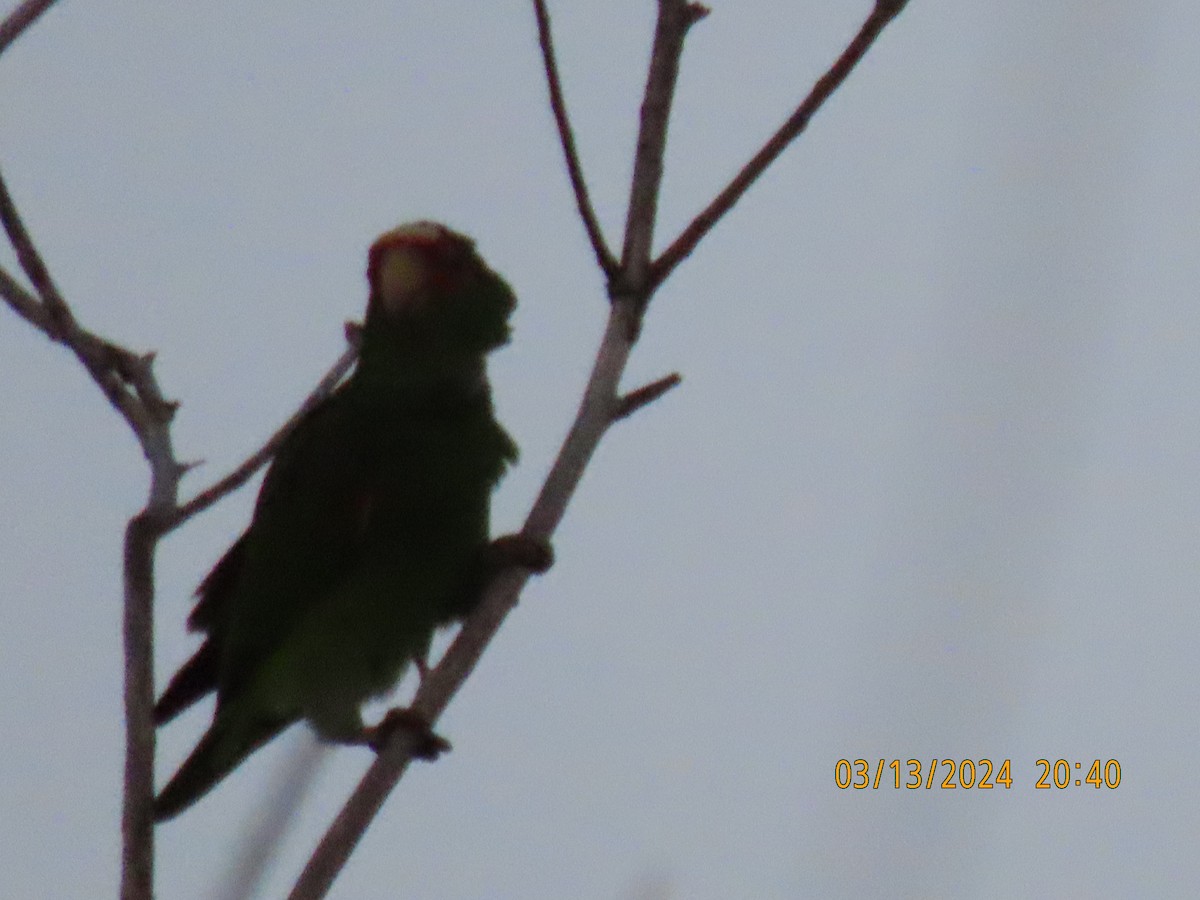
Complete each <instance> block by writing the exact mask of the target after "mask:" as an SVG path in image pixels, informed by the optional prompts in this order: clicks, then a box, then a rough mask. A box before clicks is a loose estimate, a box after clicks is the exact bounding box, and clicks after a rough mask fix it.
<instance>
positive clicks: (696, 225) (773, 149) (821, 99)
mask: <svg viewBox="0 0 1200 900" xmlns="http://www.w3.org/2000/svg"><path fill="white" fill-rule="evenodd" d="M906 2H907V0H878V2H876V4H875V8H874V9H873V10H872V11H871V14H870V15H869V16H868V17H867V20H866V21H865V22H864V23H863V26H862V28H861V29H859V32H858V34H857V35H855V37H854V40H852V41H851V42H850V43H849V44H848V45H847V46H846V49H845V50H843V51H842V55H841V56H839V57H838V59H837V61H836V62H835V63H834V64H833V65H832V66H830V68H829V71H827V72H826V73H825V74H824V75H822V76H821V77H820V78H819V79H818V80H817V83H816V84H814V85H813V88H812V90H811V91H810V92H809V94H808V96H807V97H805V98H804V102H802V103H801V104H800V105H799V106H798V107H797V108H796V111H795V112H794V113H792V115H791V116H790V117H789V118H788V120H787V121H786V122H784V123H783V125H782V126H781V127H780V128H779V130H778V131H776V132H775V134H773V135H772V136H771V138H770V140H768V141H767V142H766V143H765V144H763V146H762V149H760V150H759V151H758V152H757V153H755V154H754V156H753V157H752V158H751V159H750V161H749V162H748V163H746V165H745V166H743V167H742V170H741V171H740V172H738V173H737V175H736V176H734V178H733V180H732V181H730V182H729V184H728V185H727V186H726V187H725V189H724V190H722V191H721V193H719V194H718V195H717V196H716V198H714V199H713V201H712V202H711V203H710V204H709V205H708V207H707V208H706V209H705V210H704V211H703V212H701V213H700V214H699V215H698V216H696V218H695V219H693V220H692V222H691V224H689V225H688V226H687V228H685V229H684V230H683V232H682V233H681V234H680V235H679V237H677V238H676V239H675V240H674V241H673V242H672V244H671V246H670V247H668V248H667V249H666V250H665V251H663V254H662V255H661V256H660V257H659V258H658V259H657V260H655V261H654V265H653V267H652V269H651V274H650V287H652V288H653V287H657V286H658V285H660V284H662V283H663V281H664V280H665V279H666V278H667V276H668V275H670V274H671V272H673V271H674V269H675V267H676V266H678V265H679V264H680V263H681V262H682V261H683V260H684V259H685V258H686V257H687V256H688V255H689V254H690V253H691V252H692V251H693V250H695V249H696V245H697V244H699V243H700V241H701V239H702V238H703V237H704V236H705V235H706V234H708V232H709V231H711V230H712V228H713V226H714V225H716V224H717V222H718V221H719V220H720V218H721V217H722V216H724V215H725V213H727V212H729V210H730V209H731V208H732V207H733V205H734V204H735V203H737V202H738V200H740V199H741V198H742V195H743V194H745V193H746V191H747V190H748V189H749V187H750V185H752V184H753V183H754V182H755V181H756V180H757V179H758V177H759V176H760V175H762V173H763V172H764V171H765V170H766V168H767V167H768V166H769V165H771V163H773V162H774V161H775V160H776V159H777V158H778V157H779V155H780V154H781V153H783V151H784V150H785V149H787V147H788V145H789V144H790V143H791V142H792V141H793V140H795V139H796V137H798V136H799V134H800V133H801V132H802V131H804V129H805V128H806V127H807V126H808V123H809V120H810V119H812V117H813V115H814V114H815V113H816V111H817V110H818V109H820V108H821V106H822V104H824V103H825V101H826V100H828V99H829V97H830V95H831V94H833V92H834V91H836V90H837V89H838V88H839V87H840V86H841V84H842V82H843V81H845V80H846V77H847V76H848V75H849V74H850V72H851V71H853V69H854V67H855V66H856V65H858V62H859V60H860V59H862V57H863V55H864V54H865V53H866V52H867V50H869V49H870V48H871V45H872V44H873V43H874V42H875V39H876V38H878V37H879V34H880V32H882V31H883V29H884V28H885V27H886V26H887V24H888V23H889V22H890V21H891V20H892V19H894V18H895V17H896V16H897V15H898V14H899V13H900V11H901V10H902V9H903V8H904V5H905V3H906Z"/></svg>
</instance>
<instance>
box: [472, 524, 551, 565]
mask: <svg viewBox="0 0 1200 900" xmlns="http://www.w3.org/2000/svg"><path fill="white" fill-rule="evenodd" d="M486 554H487V566H488V570H489V571H490V572H491V573H492V574H495V573H497V572H500V571H502V570H504V569H508V568H512V567H516V568H521V569H529V570H530V571H531V572H535V573H537V574H538V575H541V574H542V573H543V572H546V571H547V570H549V568H550V567H551V566H552V565H554V548H553V547H551V546H550V542H549V541H546V540H542V539H541V538H533V537H530V536H529V535H527V534H520V533H518V534H506V535H504V536H502V537H498V538H496V539H495V540H494V541H492V542H491V543H490V544H488V546H487V551H486Z"/></svg>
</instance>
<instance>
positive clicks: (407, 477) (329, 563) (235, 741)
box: [154, 222, 550, 821]
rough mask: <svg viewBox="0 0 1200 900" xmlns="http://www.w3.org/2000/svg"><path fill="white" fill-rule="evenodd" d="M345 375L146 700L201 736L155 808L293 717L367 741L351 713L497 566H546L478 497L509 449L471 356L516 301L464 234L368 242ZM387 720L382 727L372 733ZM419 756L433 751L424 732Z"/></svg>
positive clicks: (233, 762) (432, 739)
mask: <svg viewBox="0 0 1200 900" xmlns="http://www.w3.org/2000/svg"><path fill="white" fill-rule="evenodd" d="M367 280H368V282H369V284H370V297H369V299H368V302H367V314H366V320H365V322H364V325H363V329H362V343H361V348H360V352H359V359H358V364H357V367H356V368H355V371H354V373H353V374H352V375H351V377H350V378H349V379H347V380H346V382H345V383H344V384H342V386H341V387H339V388H338V389H337V390H336V391H335V392H334V393H333V394H332V395H331V396H329V397H328V398H327V399H326V400H325V401H324V402H322V403H321V404H320V405H318V406H317V407H316V408H314V409H313V410H312V412H310V413H309V414H308V415H307V416H306V417H305V418H304V419H303V420H302V421H301V422H300V423H299V425H297V427H296V429H295V430H294V431H293V432H292V433H291V434H290V435H289V436H288V438H287V440H285V441H284V443H283V445H282V446H281V447H280V448H279V452H278V453H277V454H276V456H275V460H274V462H273V463H272V465H271V467H270V468H269V469H268V471H267V474H266V477H265V479H264V480H263V484H262V488H261V490H260V491H259V495H258V500H257V503H256V505H255V509H254V517H253V520H252V521H251V523H250V526H249V527H248V528H247V529H246V531H245V532H244V533H243V534H242V536H241V537H239V538H238V540H237V541H236V542H235V543H234V544H233V546H232V547H230V548H229V550H228V551H227V552H226V553H225V555H224V556H223V557H222V558H221V560H220V561H219V562H218V563H217V564H216V566H215V567H214V568H213V570H212V571H211V572H210V573H209V574H208V576H207V577H206V578H205V579H204V581H203V582H202V583H201V584H200V587H199V589H198V590H197V592H196V593H197V597H198V598H199V599H198V601H197V603H196V606H195V609H194V610H193V612H192V614H191V616H190V618H189V619H188V627H189V628H190V629H191V630H196V631H202V632H204V633H205V635H206V637H205V640H204V642H203V644H202V645H201V646H200V649H199V650H198V651H197V652H196V653H195V655H194V656H193V657H192V658H191V659H190V660H189V661H188V662H187V663H185V664H184V665H183V667H182V668H181V669H180V670H179V672H178V673H177V674H176V675H175V677H174V678H173V679H172V680H171V682H170V684H169V685H168V686H167V689H166V690H165V691H164V692H163V695H162V697H161V698H160V699H159V701H158V703H157V704H156V706H155V710H154V718H155V723H156V724H159V725H161V724H164V723H166V722H168V721H170V720H171V719H173V718H174V717H175V716H176V715H178V714H179V713H180V712H182V711H183V710H184V709H186V708H187V707H189V706H190V705H191V704H193V703H195V702H196V701H197V700H199V699H201V698H202V697H203V696H205V695H206V694H208V693H209V692H210V691H216V694H217V704H216V711H215V714H214V716H213V722H212V725H211V727H210V728H209V729H208V732H207V733H206V734H205V735H204V737H203V738H201V740H200V742H199V744H198V745H197V746H196V748H195V750H193V751H192V753H191V755H190V756H189V757H188V758H187V759H186V760H185V761H184V763H183V765H182V766H181V767H180V769H179V771H178V772H176V774H175V776H174V777H173V778H172V779H171V780H170V781H169V782H168V783H167V785H166V786H165V787H164V788H163V789H162V791H161V793H160V794H159V795H158V797H157V798H156V799H155V801H154V815H155V819H156V820H159V821H161V820H164V819H169V818H171V817H173V816H175V815H177V814H179V813H180V812H181V811H183V810H184V809H185V808H187V807H188V806H190V805H191V804H192V803H194V802H195V801H196V800H197V799H199V798H200V797H201V796H202V795H203V794H205V793H206V792H207V791H208V790H209V789H210V788H212V787H213V785H215V784H216V783H217V782H218V781H219V780H220V779H222V778H224V777H225V775H227V774H228V773H229V772H230V771H232V770H233V768H234V767H235V766H237V765H238V764H239V763H240V762H241V761H242V760H243V759H245V758H246V757H247V756H248V755H249V754H250V753H252V752H253V751H254V750H256V749H257V748H258V747H260V746H262V745H263V744H264V743H266V742H267V741H269V740H270V739H271V738H273V737H274V736H275V735H276V734H278V733H279V732H280V731H282V730H283V729H284V728H286V727H288V726H289V725H291V724H292V723H294V722H296V721H299V720H300V719H306V720H308V722H309V723H310V724H311V725H312V726H313V728H314V729H315V730H316V732H317V734H318V735H319V736H320V737H321V738H323V739H325V740H330V741H337V742H342V743H359V744H362V743H367V744H371V745H372V746H376V742H377V739H379V738H380V734H379V728H369V727H366V726H364V724H363V720H362V716H361V712H360V705H361V704H362V703H363V702H364V701H365V700H368V699H369V698H371V697H374V696H377V695H380V694H382V693H385V692H386V691H388V690H389V689H390V688H392V687H393V686H394V685H395V684H396V682H397V681H398V680H399V678H400V676H401V675H402V674H403V672H404V669H405V667H406V666H407V665H408V663H409V662H414V663H415V664H416V665H417V666H418V667H421V669H422V671H423V666H424V662H425V658H426V655H427V653H428V651H429V645H430V641H431V639H432V637H433V634H434V632H435V630H436V629H437V628H438V627H440V626H444V625H448V624H451V623H453V622H455V621H458V620H461V619H462V618H464V617H465V616H466V615H467V614H468V613H469V612H470V611H471V610H472V608H473V607H474V606H475V604H476V603H477V602H478V600H479V599H480V597H481V594H482V590H483V588H484V587H485V586H486V583H487V581H488V580H489V579H490V578H491V576H492V575H493V574H494V573H495V571H496V570H497V568H500V567H503V566H506V565H524V566H526V567H528V568H530V569H533V570H535V571H544V570H545V568H547V567H548V566H549V564H550V551H549V548H548V547H547V546H546V545H544V544H542V545H540V546H539V545H538V544H537V542H533V541H531V540H530V539H526V538H523V537H522V536H520V535H513V536H509V537H507V538H500V539H499V540H497V541H495V542H491V543H489V540H488V537H489V521H488V520H489V508H490V500H491V493H492V489H493V488H494V487H495V486H496V484H497V483H498V482H499V480H500V478H501V476H502V475H503V474H504V471H505V469H506V468H507V467H508V465H509V464H510V463H512V462H513V461H515V460H516V457H517V448H516V445H515V444H514V443H513V441H512V439H511V438H510V437H509V436H508V434H507V433H506V432H505V431H504V429H503V428H502V427H501V426H500V424H499V423H498V422H497V421H496V419H495V416H494V414H493V409H492V400H491V391H490V388H489V385H488V381H487V372H486V367H485V357H486V356H487V354H488V353H490V352H491V351H492V350H495V349H496V348H498V347H500V346H502V345H503V344H505V343H507V341H508V338H509V327H508V317H509V315H510V314H511V313H512V311H513V308H514V307H515V305H516V299H515V297H514V296H513V293H512V291H511V290H510V289H509V287H508V285H507V284H506V283H505V282H504V280H503V279H502V278H500V276H498V275H497V274H496V273H495V272H493V271H492V270H491V269H489V268H488V266H487V265H486V264H485V263H484V261H483V260H482V259H481V258H480V257H479V255H478V254H477V253H476V252H475V248H474V244H473V243H472V242H471V241H470V240H469V239H468V238H466V237H464V236H463V235H461V234H458V233H456V232H454V231H451V230H450V229H449V228H446V227H445V226H443V225H439V224H435V223H432V222H416V223H413V224H409V225H404V226H401V227H399V228H396V229H395V230H393V231H389V232H387V233H386V234H384V235H382V236H381V237H380V238H379V239H378V240H377V241H375V243H374V244H373V245H372V247H371V250H370V254H369V257H368V263H367ZM385 721H386V720H385ZM425 730H426V734H427V737H428V738H429V743H428V744H427V747H428V755H429V756H436V754H437V752H438V751H439V750H440V749H444V748H445V747H446V746H448V745H446V744H445V742H443V741H441V739H440V738H437V737H436V735H433V733H432V732H431V731H429V730H428V724H426V725H425Z"/></svg>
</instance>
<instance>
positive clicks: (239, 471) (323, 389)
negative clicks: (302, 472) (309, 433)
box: [167, 343, 358, 530]
mask: <svg viewBox="0 0 1200 900" xmlns="http://www.w3.org/2000/svg"><path fill="white" fill-rule="evenodd" d="M356 359H358V345H357V343H354V344H351V345H350V346H349V347H347V348H346V349H345V351H344V352H343V353H342V355H341V356H339V357H338V359H337V362H335V363H334V364H333V365H332V366H331V367H330V369H329V371H328V372H326V373H325V375H324V377H322V378H321V380H320V381H319V382H317V386H316V387H315V388H313V390H312V392H311V393H310V394H309V395H308V396H307V397H306V398H305V399H304V402H303V403H301V404H300V407H299V408H298V409H297V410H296V411H295V412H294V413H292V415H291V417H290V418H289V419H288V420H287V421H286V422H284V423H283V425H281V426H280V428H279V430H278V431H276V432H275V433H274V434H273V435H271V437H270V438H268V439H267V442H266V443H265V444H263V445H262V447H260V448H259V449H258V450H256V451H255V452H254V453H252V454H251V455H250V456H249V457H248V458H247V459H246V461H245V462H243V463H242V464H241V465H239V466H238V467H237V468H236V469H234V470H233V471H232V472H230V473H229V474H228V475H226V476H225V477H224V478H222V479H220V480H219V481H217V482H216V483H214V484H213V485H211V486H210V487H207V488H205V489H204V490H203V491H201V492H200V493H198V494H197V495H196V496H195V497H193V498H192V499H191V500H189V501H187V502H186V503H184V504H183V505H182V506H180V507H179V508H178V509H176V510H175V511H174V512H173V513H172V514H171V517H170V520H169V522H168V524H167V530H173V529H175V528H178V527H179V526H180V525H182V524H183V523H184V522H186V521H187V520H188V519H190V518H191V517H192V516H194V515H196V514H197V513H200V512H203V511H204V510H206V509H208V507H210V506H212V505H213V504H214V503H216V502H217V501H218V500H220V499H221V498H222V497H224V496H225V495H226V494H229V493H231V492H233V491H236V490H237V489H238V488H240V487H241V486H242V485H243V484H245V483H246V482H247V481H249V480H250V479H251V478H252V477H253V476H254V473H255V472H257V471H258V470H259V469H260V468H262V467H263V466H264V465H266V463H267V462H268V461H269V460H270V459H271V457H273V456H274V455H275V453H276V452H277V451H278V450H279V447H280V445H281V444H282V443H283V442H284V441H285V440H287V437H288V435H290V434H291V433H292V431H293V430H294V429H295V428H296V426H297V425H299V424H300V420H301V419H303V418H304V417H305V416H306V415H308V414H309V413H310V412H311V411H312V410H313V409H314V408H315V407H316V406H317V404H319V403H320V402H321V401H322V400H324V399H325V398H326V397H328V396H329V395H330V394H331V393H333V389H334V388H336V387H337V386H338V383H339V382H340V381H341V380H342V378H343V377H344V376H345V374H346V373H347V372H349V371H350V367H351V366H353V365H354V361H355V360H356Z"/></svg>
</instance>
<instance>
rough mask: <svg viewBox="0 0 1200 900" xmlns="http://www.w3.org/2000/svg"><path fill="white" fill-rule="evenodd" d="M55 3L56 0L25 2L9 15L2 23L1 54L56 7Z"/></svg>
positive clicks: (0, 24)
mask: <svg viewBox="0 0 1200 900" xmlns="http://www.w3.org/2000/svg"><path fill="white" fill-rule="evenodd" d="M54 2H55V0H25V2H24V3H22V4H21V5H20V6H18V7H17V8H16V9H14V10H13V11H12V12H11V13H9V14H8V18H6V19H5V20H4V21H3V22H0V53H3V52H4V51H5V50H7V49H8V45H9V44H11V43H12V42H13V41H15V40H16V39H17V38H19V37H20V36H21V33H22V32H23V31H24V30H25V29H26V28H28V27H29V26H30V25H32V24H33V23H34V22H35V21H37V19H38V17H39V16H41V14H42V13H44V12H45V11H46V10H48V9H49V8H50V7H51V6H53V5H54Z"/></svg>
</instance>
